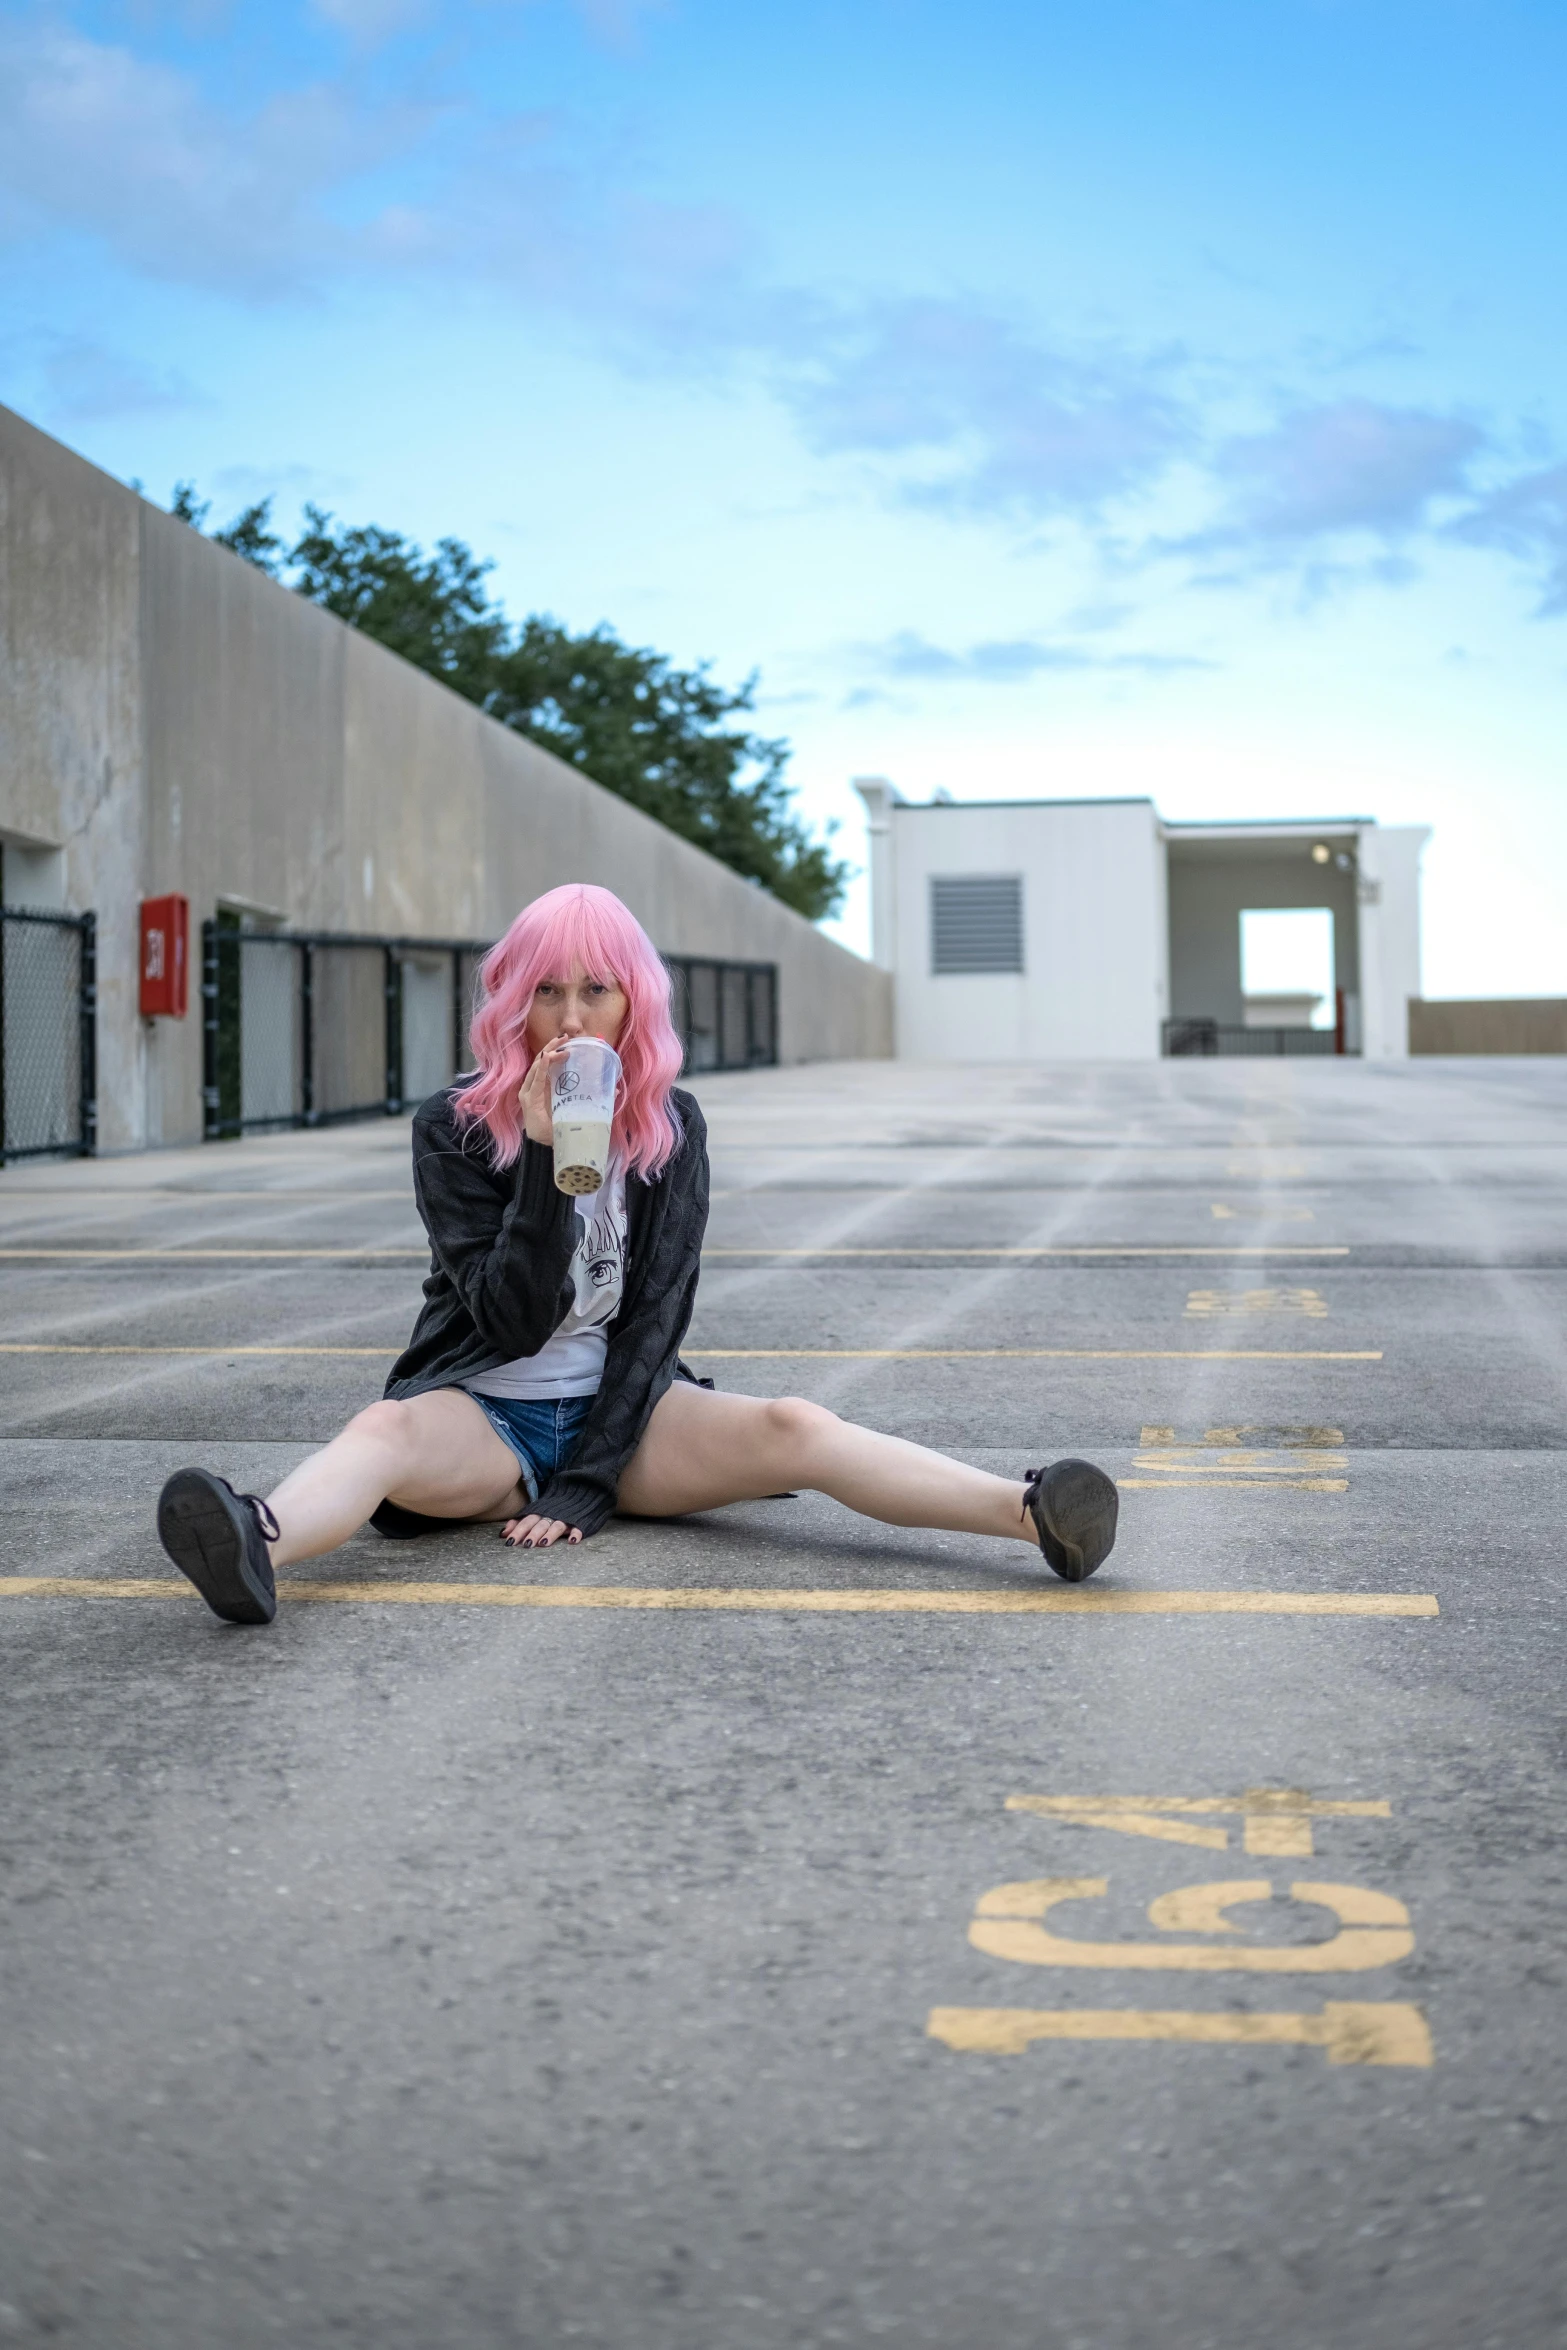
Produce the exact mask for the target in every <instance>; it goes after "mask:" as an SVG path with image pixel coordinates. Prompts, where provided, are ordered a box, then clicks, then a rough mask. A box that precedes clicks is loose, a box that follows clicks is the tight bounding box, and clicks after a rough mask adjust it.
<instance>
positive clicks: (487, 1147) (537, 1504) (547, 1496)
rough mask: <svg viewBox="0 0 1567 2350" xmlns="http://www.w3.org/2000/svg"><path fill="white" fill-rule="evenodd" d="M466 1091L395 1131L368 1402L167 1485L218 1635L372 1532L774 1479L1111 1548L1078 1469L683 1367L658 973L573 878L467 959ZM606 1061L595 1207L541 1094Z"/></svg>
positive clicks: (524, 1515)
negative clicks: (388, 1357)
mask: <svg viewBox="0 0 1567 2350" xmlns="http://www.w3.org/2000/svg"><path fill="white" fill-rule="evenodd" d="M480 978H481V986H482V1001H481V1003H480V1006H479V1009H478V1011H477V1013H476V1014H475V1016H474V1021H473V1030H472V1035H473V1048H474V1053H475V1057H476V1059H477V1061H478V1070H477V1073H476V1074H471V1075H469V1076H466V1077H459V1078H458V1079H457V1080H456V1081H455V1083H453V1084H452V1085H449V1086H448V1087H446V1089H445V1090H444V1092H441V1093H438V1094H436V1095H434V1096H433V1097H432V1098H431V1099H430V1100H429V1101H427V1102H426V1103H425V1104H424V1106H423V1108H422V1109H421V1110H420V1111H419V1112H418V1114H417V1115H416V1117H415V1119H414V1128H413V1160H414V1192H415V1197H416V1199H417V1201H418V1206H419V1213H420V1215H421V1216H422V1217H423V1219H424V1225H425V1229H426V1231H427V1232H428V1234H429V1236H430V1272H429V1276H428V1278H427V1279H426V1281H425V1285H424V1305H423V1307H422V1309H421V1311H420V1314H419V1318H418V1321H417V1322H416V1324H415V1325H414V1332H413V1336H412V1337H411V1338H410V1340H409V1342H408V1345H407V1347H406V1348H405V1349H404V1351H403V1353H402V1354H401V1355H400V1356H399V1358H398V1360H397V1362H396V1363H395V1364H394V1365H393V1367H392V1373H391V1377H390V1378H389V1379H388V1381H387V1383H386V1393H385V1396H384V1398H383V1400H382V1401H381V1402H380V1403H373V1404H371V1405H370V1406H369V1408H368V1409H367V1410H365V1411H362V1412H360V1413H359V1414H358V1415H357V1416H356V1417H355V1418H354V1419H352V1420H350V1422H349V1424H348V1426H347V1427H346V1428H345V1429H344V1430H343V1432H342V1434H341V1435H340V1436H337V1437H335V1438H334V1439H333V1441H332V1442H331V1443H330V1444H328V1445H326V1446H325V1447H323V1449H322V1450H321V1451H320V1452H318V1453H313V1454H312V1455H311V1457H310V1458H309V1459H308V1460H307V1461H304V1462H302V1463H301V1465H300V1466H299V1467H298V1468H297V1469H295V1470H294V1471H293V1472H292V1474H291V1475H289V1476H287V1477H285V1478H284V1480H283V1482H282V1484H281V1485H280V1486H279V1487H278V1488H277V1490H276V1492H275V1493H273V1494H272V1495H271V1496H270V1497H269V1499H267V1500H265V1501H263V1500H262V1499H261V1497H260V1496H259V1495H257V1494H252V1493H236V1492H235V1491H234V1489H233V1487H232V1486H231V1485H229V1484H228V1482H227V1481H226V1479H224V1478H222V1477H216V1476H213V1475H212V1474H211V1472H210V1471H208V1470H206V1469H199V1468H191V1469H181V1470H179V1471H177V1472H176V1474H175V1475H174V1476H172V1477H171V1478H170V1479H169V1481H168V1483H167V1484H166V1485H165V1486H164V1489H163V1492H162V1495H161V1497H160V1499H159V1503H158V1533H159V1536H160V1538H161V1540H162V1542H163V1546H164V1548H165V1550H166V1551H167V1552H168V1554H169V1556H170V1558H172V1559H173V1561H174V1563H175V1565H176V1566H177V1567H179V1568H181V1569H182V1571H183V1572H184V1573H185V1574H186V1575H188V1576H189V1577H190V1579H191V1581H192V1582H193V1583H194V1584H195V1585H196V1588H197V1589H198V1590H199V1591H200V1592H201V1594H202V1596H203V1598H204V1599H205V1600H206V1601H207V1603H208V1605H209V1606H210V1607H211V1608H212V1609H213V1610H214V1611H215V1612H216V1613H217V1614H218V1615H220V1616H223V1617H226V1618H227V1619H228V1620H229V1621H230V1622H231V1623H237V1624H265V1623H270V1622H271V1620H272V1617H273V1616H274V1614H275V1613H276V1610H277V1595H276V1589H275V1585H274V1580H273V1572H274V1569H275V1568H277V1567H287V1566H292V1565H293V1564H294V1563H295V1562H296V1561H297V1560H300V1559H307V1558H314V1557H316V1556H318V1555H319V1554H320V1553H321V1552H322V1551H327V1550H332V1549H335V1548H336V1546H337V1545H338V1544H339V1543H340V1542H345V1541H346V1540H347V1539H348V1537H349V1536H350V1535H351V1534H353V1533H355V1532H356V1531H357V1529H358V1528H359V1527H361V1526H362V1525H364V1523H365V1522H366V1520H367V1519H368V1520H369V1521H370V1523H371V1524H372V1525H374V1526H375V1527H377V1528H378V1529H379V1531H380V1532H381V1533H383V1534H386V1535H390V1536H393V1537H399V1536H409V1535H417V1534H424V1533H428V1532H430V1531H432V1530H434V1529H435V1528H437V1527H440V1526H443V1525H450V1524H451V1523H452V1522H453V1521H454V1520H457V1521H468V1522H473V1521H479V1522H481V1523H482V1522H489V1523H494V1524H497V1525H499V1527H500V1529H501V1532H502V1537H503V1539H504V1540H505V1541H507V1542H509V1543H510V1544H512V1545H513V1547H514V1548H520V1549H523V1550H538V1549H548V1548H549V1547H550V1546H551V1545H552V1544H554V1543H557V1542H567V1543H577V1542H581V1541H582V1540H584V1538H585V1537H586V1536H588V1535H590V1534H594V1533H596V1532H597V1531H598V1529H599V1527H600V1526H602V1525H603V1524H604V1522H605V1520H606V1519H607V1518H608V1517H609V1516H610V1515H611V1514H612V1512H614V1511H615V1510H617V1509H618V1510H619V1511H621V1512H622V1513H623V1514H625V1515H628V1516H632V1517H649V1518H668V1517H682V1516H684V1515H686V1514H687V1513H688V1512H689V1511H693V1510H710V1509H716V1508H718V1507H720V1506H721V1505H722V1504H723V1503H725V1502H731V1501H749V1500H754V1499H756V1498H758V1497H759V1496H762V1495H765V1494H772V1493H777V1492H778V1491H780V1490H781V1489H783V1488H794V1487H800V1486H805V1487H810V1488H812V1489H814V1490H815V1491H817V1492H820V1493H827V1494H831V1495H832V1496H833V1497H834V1499H836V1500H838V1501H841V1502H843V1503H845V1504H846V1505H847V1506H848V1507H849V1508H850V1509H853V1510H858V1511H860V1512H862V1513H863V1514H864V1515H865V1516H866V1517H872V1518H880V1519H882V1520H883V1521H884V1522H885V1523H886V1524H889V1525H894V1526H932V1527H944V1528H948V1529H951V1530H953V1531H955V1532H960V1533H968V1534H994V1535H997V1536H1000V1537H1003V1538H1006V1539H1021V1540H1022V1541H1025V1542H1029V1543H1037V1545H1038V1547H1039V1549H1040V1550H1042V1551H1043V1553H1044V1556H1045V1557H1046V1559H1047V1560H1048V1561H1049V1563H1050V1565H1051V1566H1052V1567H1053V1568H1054V1569H1055V1571H1056V1573H1057V1574H1058V1575H1062V1576H1064V1577H1065V1578H1066V1580H1067V1581H1068V1582H1073V1583H1079V1582H1082V1581H1083V1580H1084V1579H1085V1578H1086V1577H1087V1576H1089V1575H1091V1574H1092V1573H1093V1571H1094V1569H1095V1568H1096V1567H1097V1566H1098V1565H1099V1564H1100V1563H1101V1562H1102V1560H1104V1559H1105V1558H1106V1557H1108V1555H1109V1552H1110V1547H1111V1545H1112V1543H1113V1542H1114V1540H1115V1520H1116V1489H1115V1486H1114V1485H1113V1484H1112V1482H1111V1481H1110V1479H1109V1478H1108V1477H1107V1476H1105V1474H1104V1472H1103V1471H1102V1470H1100V1469H1096V1468H1095V1467H1094V1466H1093V1465H1092V1464H1091V1463H1090V1462H1088V1461H1078V1460H1064V1461H1057V1462H1056V1463H1055V1464H1054V1466H1053V1467H1051V1468H1048V1469H1042V1470H1037V1471H1036V1470H1030V1471H1029V1472H1028V1475H1027V1478H1026V1480H1017V1479H1009V1478H1005V1477H993V1476H990V1475H989V1474H988V1473H987V1472H986V1471H985V1470H983V1469H971V1468H967V1467H965V1466H964V1465H963V1463H962V1462H960V1461H954V1460H951V1459H949V1458H948V1456H947V1455H946V1454H945V1453H939V1452H928V1451H927V1450H926V1449H925V1448H924V1447H923V1446H922V1445H918V1444H909V1443H906V1442H904V1440H903V1439H902V1438H901V1437H896V1436H882V1435H879V1434H877V1433H875V1432H874V1431H873V1430H871V1429H868V1428H857V1427H855V1426H853V1425H852V1424H851V1423H850V1422H848V1421H845V1420H840V1419H839V1418H838V1417H837V1415H836V1414H835V1413H833V1412H830V1411H828V1410H827V1409H826V1408H825V1407H824V1406H823V1405H821V1404H814V1403H805V1402H802V1401H801V1400H799V1399H798V1398H796V1397H783V1398H773V1399H769V1398H763V1397H758V1396H749V1395H717V1394H715V1393H714V1392H713V1391H712V1390H711V1388H709V1387H708V1386H707V1385H706V1384H705V1383H702V1382H699V1381H697V1380H695V1379H693V1377H692V1376H691V1373H690V1372H689V1371H688V1370H687V1369H686V1368H685V1366H684V1364H683V1363H682V1362H681V1361H680V1342H681V1339H682V1338H683V1337H684V1335H685V1333H686V1330H687V1328H688V1326H689V1324H690V1320H691V1309H692V1306H693V1304H694V1302H695V1299H696V1284H697V1272H698V1267H699V1262H700V1257H701V1248H702V1233H703V1229H704V1227H705V1225H706V1222H707V1130H706V1127H705V1125H704V1123H703V1119H702V1113H701V1110H700V1109H699V1108H698V1106H697V1104H696V1102H695V1101H694V1100H693V1099H692V1097H691V1095H690V1094H688V1093H684V1092H682V1091H681V1090H680V1089H679V1088H678V1087H677V1086H676V1084H675V1079H676V1077H677V1076H678V1075H679V1073H680V1063H681V1051H680V1042H679V1039H678V1037H677V1036H676V1034H675V1031H674V1027H673V1025H672V1023H671V1021H670V1016H669V974H668V972H667V971H666V969H665V967H664V965H663V963H662V962H661V961H660V960H659V957H658V955H657V953H656V952H655V950H654V948H653V945H652V942H651V940H650V939H649V938H648V936H647V934H646V932H645V931H644V930H643V929H642V927H641V925H640V923H638V922H637V921H636V920H635V918H634V917H633V916H632V915H631V914H630V913H629V912H628V910H627V909H626V907H625V906H623V905H622V904H621V902H620V900H619V899H618V898H617V897H614V896H613V895H612V894H611V893H610V892H609V891H608V890H607V889H598V888H595V887H593V886H592V885H591V884H589V883H586V882H572V883H568V884H567V885H566V886H565V887H564V888H562V889H554V890H550V891H549V892H548V893H547V894H546V895H545V896H544V897H541V898H537V899H535V900H534V902H533V904H532V905H531V906H526V907H524V909H523V911H522V912H521V913H520V914H519V915H518V916H517V919H516V921H515V922H513V924H512V926H511V928H510V929H509V930H508V931H507V933H506V935H505V937H504V938H503V939H502V940H501V942H500V944H499V945H498V946H496V947H493V948H492V949H491V951H490V953H489V954H488V955H487V956H486V957H485V960H484V964H483V968H482V971H481V974H480ZM583 1036H596V1037H601V1038H602V1039H603V1040H604V1042H605V1043H606V1044H609V1045H612V1046H613V1047H614V1048H615V1051H616V1052H617V1053H618V1054H619V1057H620V1064H621V1083H620V1086H619V1088H618V1091H617V1095H616V1102H615V1111H614V1120H613V1124H612V1126H611V1130H610V1160H609V1169H608V1173H607V1175H606V1177H605V1180H604V1182H603V1184H602V1186H601V1188H600V1189H599V1190H598V1191H597V1192H595V1193H593V1194H592V1195H591V1196H590V1197H588V1198H573V1197H571V1196H569V1195H568V1194H566V1193H565V1192H563V1191H561V1190H559V1189H558V1188H557V1186H556V1183H555V1172H554V1154H553V1127H552V1123H551V1113H550V1101H551V1091H550V1088H551V1079H552V1077H553V1076H554V1074H555V1072H556V1071H557V1070H558V1069H559V1068H561V1066H562V1065H563V1064H564V1062H565V1060H566V1057H567V1049H568V1047H569V1045H570V1043H571V1040H572V1039H573V1038H574V1037H583Z"/></svg>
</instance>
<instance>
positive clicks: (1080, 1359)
mask: <svg viewBox="0 0 1567 2350" xmlns="http://www.w3.org/2000/svg"><path fill="white" fill-rule="evenodd" d="M401 1352H402V1348H401V1347H399V1346H89V1345H86V1344H84V1343H77V1342H75V1341H73V1340H70V1339H49V1340H44V1339H0V1355H217V1356H220V1357H222V1358H223V1359H224V1360H225V1361H229V1360H232V1359H234V1358H235V1357H237V1356H240V1355H341V1356H345V1357H350V1358H354V1359H369V1358H371V1357H374V1358H377V1359H379V1360H380V1361H383V1362H384V1361H385V1360H386V1358H387V1357H388V1356H389V1355H391V1356H395V1355H398V1354H401ZM682 1352H683V1353H685V1354H687V1355H690V1356H692V1357H695V1356H697V1355H700V1356H701V1357H702V1360H703V1361H704V1362H727V1363H760V1362H781V1363H795V1362H828V1363H883V1362H885V1363H895V1362H896V1363H905V1362H913V1363H989V1362H1006V1363H1014V1362H1027V1363H1032V1362H1051V1363H1380V1362H1381V1360H1382V1350H1381V1348H1380V1347H1377V1348H1359V1349H1355V1348H1343V1347H1337V1348H1334V1347H1263V1346H1205V1347H1141V1346H688V1347H685V1348H683V1349H682Z"/></svg>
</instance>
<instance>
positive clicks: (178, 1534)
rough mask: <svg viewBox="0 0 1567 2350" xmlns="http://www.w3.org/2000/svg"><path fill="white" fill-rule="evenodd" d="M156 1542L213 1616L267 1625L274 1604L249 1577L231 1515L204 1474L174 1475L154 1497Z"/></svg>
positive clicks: (223, 1497)
mask: <svg viewBox="0 0 1567 2350" xmlns="http://www.w3.org/2000/svg"><path fill="white" fill-rule="evenodd" d="M158 1540H159V1541H160V1542H161V1543H162V1545H163V1547H164V1549H165V1550H166V1551H167V1552H168V1554H169V1556H170V1558H171V1559H172V1560H173V1561H174V1564H175V1565H176V1566H177V1567H178V1568H179V1571H180V1573H181V1574H182V1575H187V1576H189V1578H190V1580H191V1582H192V1583H194V1584H195V1586H196V1589H197V1590H198V1591H199V1592H200V1593H201V1596H202V1598H203V1599H204V1600H205V1601H206V1603H207V1605H208V1607H210V1608H211V1610H212V1612H213V1614H214V1615H215V1616H222V1618H223V1619H224V1621H225V1623H229V1624H270V1623H271V1621H272V1619H273V1617H274V1616H275V1615H276V1614H277V1601H276V1600H275V1599H274V1597H273V1596H272V1594H271V1592H270V1591H267V1590H264V1589H263V1588H262V1587H261V1586H260V1585H259V1584H257V1582H256V1581H255V1579H254V1577H253V1576H252V1574H251V1572H250V1567H249V1562H248V1561H247V1559H246V1557H245V1537H244V1535H243V1533H242V1532H241V1530H240V1528H239V1527H238V1526H236V1525H235V1523H234V1509H233V1504H232V1503H231V1502H230V1500H229V1498H228V1496H227V1494H226V1493H225V1492H224V1491H223V1489H222V1487H221V1486H220V1485H219V1484H218V1482H217V1479H216V1478H215V1477H211V1476H209V1475H208V1473H207V1471H206V1470H205V1469H179V1470H176V1472H175V1474H174V1475H173V1476H172V1477H171V1478H170V1479H169V1481H168V1483H167V1485H165V1487H164V1488H163V1491H162V1492H161V1493H160V1494H159V1496H158Z"/></svg>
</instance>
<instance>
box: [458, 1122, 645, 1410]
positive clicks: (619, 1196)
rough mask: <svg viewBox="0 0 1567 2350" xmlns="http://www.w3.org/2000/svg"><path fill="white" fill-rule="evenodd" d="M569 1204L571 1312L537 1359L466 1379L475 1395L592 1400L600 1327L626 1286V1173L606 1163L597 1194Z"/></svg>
mask: <svg viewBox="0 0 1567 2350" xmlns="http://www.w3.org/2000/svg"><path fill="white" fill-rule="evenodd" d="M575 1204H576V1210H577V1220H578V1222H579V1224H580V1225H581V1228H582V1230H581V1237H580V1238H579V1239H578V1242H577V1246H576V1250H575V1253H574V1254H573V1256H572V1260H571V1284H572V1288H573V1290H574V1291H575V1292H576V1302H575V1304H574V1305H573V1306H572V1309H571V1311H570V1313H569V1314H568V1315H567V1316H566V1319H565V1320H564V1322H562V1324H561V1325H560V1328H559V1329H558V1330H557V1331H556V1333H555V1335H554V1337H553V1338H549V1339H546V1340H545V1342H544V1344H543V1345H542V1346H541V1347H540V1349H539V1351H538V1353H537V1354H536V1355H518V1356H517V1357H516V1359H515V1360H514V1361H512V1362H509V1363H497V1365H496V1366H495V1369H494V1370H493V1371H476V1372H475V1373H474V1375H473V1377H472V1378H471V1379H465V1380H464V1381H463V1385H464V1387H466V1388H468V1389H469V1390H470V1391H471V1392H472V1393H473V1394H474V1395H513V1396H524V1397H528V1398H535V1399H536V1398H553V1397H555V1396H558V1395H597V1393H598V1391H599V1384H600V1382H601V1380H602V1379H603V1376H604V1357H605V1354H606V1353H607V1351H608V1348H609V1339H608V1335H607V1333H606V1327H605V1326H606V1324H607V1323H609V1322H611V1321H613V1320H614V1317H615V1315H616V1313H617V1312H618V1311H619V1308H620V1299H621V1293H622V1291H623V1289H624V1288H625V1281H626V1171H625V1169H624V1167H623V1166H622V1165H621V1164H620V1162H619V1161H618V1160H617V1159H611V1161H610V1163H609V1172H608V1173H607V1174H606V1176H605V1178H604V1180H603V1182H602V1183H601V1184H600V1185H599V1188H598V1190H597V1191H593V1192H589V1193H587V1194H586V1195H585V1197H583V1198H581V1199H579V1200H577V1202H576V1203H575Z"/></svg>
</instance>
